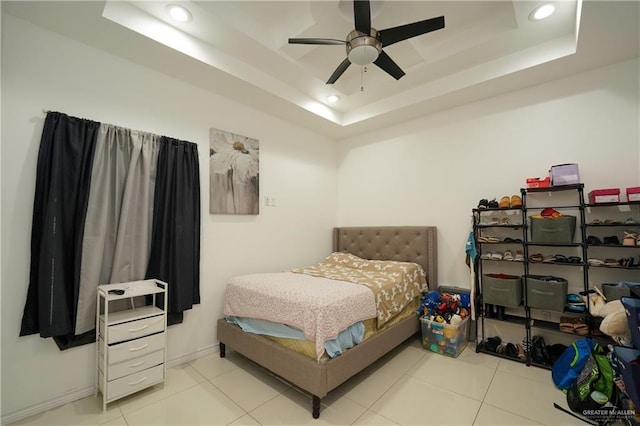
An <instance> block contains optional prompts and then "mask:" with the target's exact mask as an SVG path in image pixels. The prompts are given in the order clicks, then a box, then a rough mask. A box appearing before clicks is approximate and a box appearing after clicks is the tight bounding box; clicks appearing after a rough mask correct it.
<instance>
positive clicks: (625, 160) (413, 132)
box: [338, 59, 640, 287]
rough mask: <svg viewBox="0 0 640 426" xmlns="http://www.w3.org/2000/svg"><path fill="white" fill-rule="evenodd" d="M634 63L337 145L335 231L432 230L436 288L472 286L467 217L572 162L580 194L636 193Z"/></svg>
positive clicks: (639, 181) (639, 174) (638, 149)
mask: <svg viewBox="0 0 640 426" xmlns="http://www.w3.org/2000/svg"><path fill="white" fill-rule="evenodd" d="M638 75H640V72H639V66H638V60H637V59H636V60H632V61H629V62H624V63H620V64H616V65H613V66H610V67H606V68H601V69H597V70H594V71H590V72H585V73H582V74H579V75H575V76H572V77H570V78H566V79H563V80H558V81H552V82H549V83H547V84H544V85H540V86H536V87H531V88H527V89H524V90H519V91H516V92H511V93H509V94H505V95H501V96H498V97H494V98H491V99H486V100H482V101H478V102H475V103H472V104H468V105H465V106H462V107H459V108H455V109H451V110H448V111H444V112H441V113H438V114H435V115H432V116H429V117H424V118H421V119H417V120H413V121H411V122H408V123H405V124H402V125H398V126H395V127H391V128H388V129H385V130H383V131H379V132H375V133H372V134H367V135H363V136H360V137H356V138H351V139H348V140H343V141H340V160H339V161H340V165H339V175H338V225H339V226H353V225H436V226H437V227H438V256H439V261H438V266H439V271H438V273H439V281H440V283H441V284H448V285H458V286H463V287H468V286H469V272H468V271H469V270H468V268H467V266H466V265H465V263H464V256H465V252H464V250H465V242H466V239H467V236H468V233H469V232H470V231H471V209H472V208H474V207H476V206H477V204H478V201H479V200H480V199H481V198H489V199H491V198H493V197H497V198H498V200H499V199H500V197H502V196H504V195H508V196H510V195H513V194H519V193H520V192H519V189H520V188H521V187H524V186H525V179H526V178H527V177H536V176H544V175H546V174H547V171H548V169H549V167H550V166H551V165H554V164H562V163H578V164H579V166H580V175H581V178H582V181H583V182H584V184H585V195H586V193H587V192H588V191H590V190H592V189H597V188H622V190H623V191H624V189H625V188H626V187H629V186H638V185H640V134H639V126H640V125H639V120H640V119H639V117H640V105H639V102H640V92H639V90H640V89H639V83H638Z"/></svg>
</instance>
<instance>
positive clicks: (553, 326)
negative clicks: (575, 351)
mask: <svg viewBox="0 0 640 426" xmlns="http://www.w3.org/2000/svg"><path fill="white" fill-rule="evenodd" d="M565 191H576V194H577V199H578V204H576V205H562V206H558V205H554V204H550V205H546V206H537V207H535V210H540V209H544V208H545V207H551V208H559V209H574V210H578V212H579V227H578V229H579V231H580V233H579V235H580V241H579V242H573V243H566V244H553V243H534V242H531V241H530V238H529V235H530V232H529V226H530V225H529V223H528V221H527V220H526V218H527V212H528V211H530V210H531V208H528V207H527V195H529V194H535V193H553V192H565ZM520 193H521V197H522V206H523V207H522V209H523V212H522V214H523V225H524V226H523V237H524V239H523V240H524V253H525V256H524V257H525V260H524V279H523V297H524V307H525V316H526V318H527V321H526V324H525V335H526V339H527V341H528V342H531V341H532V340H533V336H532V328H538V329H544V330H550V331H554V332H559V333H563V334H566V335H570V336H573V335H571V334H569V333H565V332H563V331H561V330H560V329H559V325H558V323H555V322H551V321H543V320H539V319H534V318H533V316H532V314H531V309H532V308H531V307H529V304H528V301H527V279H526V277H528V276H529V275H530V266H531V265H530V264H531V263H534V262H530V260H529V256H530V254H529V248H530V247H536V246H538V247H580V249H581V250H580V252H581V260H582V261H581V262H580V263H561V264H558V265H562V266H563V267H571V266H573V267H582V275H583V276H582V282H583V290H584V291H587V290H588V289H589V269H588V265H587V243H586V240H587V237H586V226H585V223H586V221H585V202H584V185H583V184H577V185H565V186H552V187H547V188H521V189H520ZM551 264H554V263H551ZM563 315H571V316H578V317H579V316H582V317H584V318H585V319H586V322H587V324H589V323H590V322H589V306H588V304H587V311H586V312H585V313H583V314H582V313H574V312H570V311H566V310H565V311H564V312H563ZM576 336H577V335H576ZM587 336H591V331H589V334H588V335H587ZM587 336H579V337H587ZM527 365H535V366H538V367H542V368H551V366H548V365H543V364H538V363H535V362H533V359H532V354H531V351H529V352H528V354H527Z"/></svg>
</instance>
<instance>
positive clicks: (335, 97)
mask: <svg viewBox="0 0 640 426" xmlns="http://www.w3.org/2000/svg"><path fill="white" fill-rule="evenodd" d="M339 100H340V96H338V95H329V96H327V101H329V102H331V103H332V104H335V103H336V102H338V101H339Z"/></svg>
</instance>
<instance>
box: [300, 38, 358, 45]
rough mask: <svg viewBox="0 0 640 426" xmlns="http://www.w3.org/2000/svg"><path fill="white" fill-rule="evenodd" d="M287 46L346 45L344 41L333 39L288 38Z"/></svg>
mask: <svg viewBox="0 0 640 426" xmlns="http://www.w3.org/2000/svg"><path fill="white" fill-rule="evenodd" d="M289 44H341V45H343V46H344V45H345V44H347V42H346V41H344V40H336V39H335V38H290V39H289Z"/></svg>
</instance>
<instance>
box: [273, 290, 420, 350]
mask: <svg viewBox="0 0 640 426" xmlns="http://www.w3.org/2000/svg"><path fill="white" fill-rule="evenodd" d="M419 307H420V297H417V298H415V299H414V300H413V301H412V302H411V303H410V304H408V305H407V306H405V308H404V309H403V310H402V311H401V312H400V313H398V314H397V315H396V316H394V317H393V318H392V319H391V320H389V321H387V322H386V323H385V324H384V325H383V326H382V327H380V328H378V327H377V326H376V322H377V321H376V319H375V318H371V319H368V320H364V321H362V324H363V325H364V336H363V338H362V342H364V341H366V340H368V339H370V338H372V337H373V336H375V335H377V334H379V333H381V332H383V331H385V330H387V329H389V328H391V327H393V326H394V325H396V324H397V323H399V322H400V321H402V320H403V319H406V318H409V317H410V316H412V315H416V310H417V309H418V308H419ZM265 337H267V338H268V339H270V340H272V341H273V342H275V343H277V344H279V345H281V346H284V347H286V348H288V349H291V350H292V351H294V352H297V353H299V354H302V355H304V356H306V357H309V358H311V359H315V358H316V349H315V347H316V346H315V342H312V341H309V340H299V339H290V338H284V337H274V336H265ZM362 342H361V343H362ZM347 349H348V348H344V349H343V350H347ZM331 358H332V357H330V356H329V355H328V354H327V353H326V352H325V353H324V354H323V355H322V357H321V358H320V361H321V362H322V361H327V360H329V359H331Z"/></svg>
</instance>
